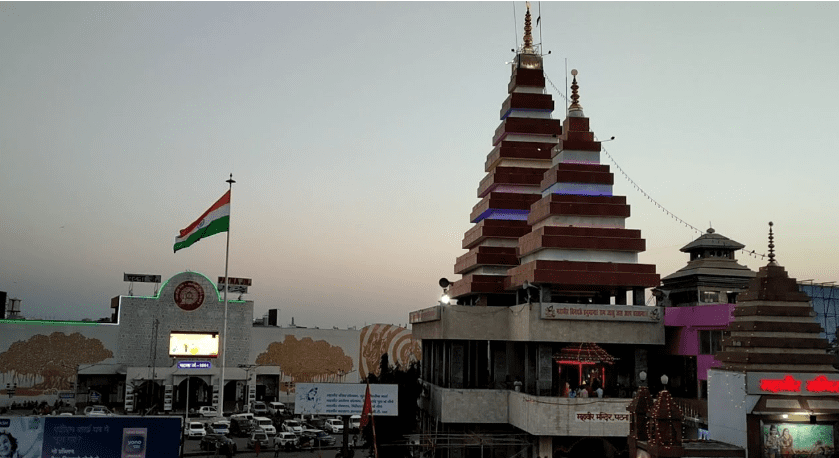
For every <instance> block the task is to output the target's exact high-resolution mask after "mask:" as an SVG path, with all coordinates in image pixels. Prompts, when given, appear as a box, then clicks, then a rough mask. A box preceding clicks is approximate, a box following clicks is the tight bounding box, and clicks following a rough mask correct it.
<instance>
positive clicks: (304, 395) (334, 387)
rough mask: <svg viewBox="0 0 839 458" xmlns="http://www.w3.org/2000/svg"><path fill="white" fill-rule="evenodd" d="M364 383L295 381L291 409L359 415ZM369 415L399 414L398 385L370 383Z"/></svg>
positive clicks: (301, 412)
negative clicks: (292, 406) (371, 407)
mask: <svg viewBox="0 0 839 458" xmlns="http://www.w3.org/2000/svg"><path fill="white" fill-rule="evenodd" d="M366 390H367V385H365V384H362V383H298V384H297V386H296V388H295V396H294V413H296V414H304V415H305V414H317V415H329V416H333V415H361V410H362V409H363V408H364V393H365V392H366ZM370 401H371V405H372V406H373V415H376V416H379V415H385V416H397V415H399V386H398V385H370Z"/></svg>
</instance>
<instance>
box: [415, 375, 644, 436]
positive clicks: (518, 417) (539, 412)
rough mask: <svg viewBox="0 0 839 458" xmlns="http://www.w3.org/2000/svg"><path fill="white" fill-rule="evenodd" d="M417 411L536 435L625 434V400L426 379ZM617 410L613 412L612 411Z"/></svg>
mask: <svg viewBox="0 0 839 458" xmlns="http://www.w3.org/2000/svg"><path fill="white" fill-rule="evenodd" d="M425 392H426V393H427V395H424V396H423V397H422V398H421V399H420V403H421V406H422V408H423V410H425V411H428V412H435V413H436V414H437V415H438V421H440V422H442V423H467V424H468V423H476V424H510V425H513V426H515V427H517V428H519V429H521V430H523V431H526V432H528V433H529V434H533V435H537V436H588V437H626V435H628V434H629V416H628V412H627V411H626V408H627V406H629V403H630V402H631V399H610V398H604V399H598V398H558V397H550V396H531V395H528V394H524V393H520V392H516V391H510V390H478V389H471V390H458V389H447V388H440V387H437V386H435V385H430V384H426V386H425ZM616 414H617V417H616V416H615V415H616Z"/></svg>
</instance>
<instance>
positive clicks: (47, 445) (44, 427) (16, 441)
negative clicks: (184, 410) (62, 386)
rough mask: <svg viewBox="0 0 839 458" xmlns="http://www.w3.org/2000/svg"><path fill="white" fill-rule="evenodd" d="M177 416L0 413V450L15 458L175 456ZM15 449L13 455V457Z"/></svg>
mask: <svg viewBox="0 0 839 458" xmlns="http://www.w3.org/2000/svg"><path fill="white" fill-rule="evenodd" d="M181 421H182V419H181V418H180V417H124V416H112V417H82V416H55V417H0V449H2V448H3V447H4V446H6V447H10V448H12V447H13V448H15V450H14V451H13V452H12V456H16V457H20V458H82V457H89V458H105V457H108V458H110V457H120V458H146V457H149V458H157V457H161V458H177V457H178V456H180V447H181V429H182V427H181ZM14 453H17V454H16V455H15V454H14Z"/></svg>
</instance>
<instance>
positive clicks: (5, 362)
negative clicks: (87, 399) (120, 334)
mask: <svg viewBox="0 0 839 458" xmlns="http://www.w3.org/2000/svg"><path fill="white" fill-rule="evenodd" d="M113 357H114V353H113V352H112V351H111V350H108V349H107V348H105V346H104V345H103V344H102V341H101V340H99V339H95V338H87V337H85V336H83V335H81V334H80V333H78V332H75V333H73V334H69V335H68V334H64V333H63V332H53V333H52V334H50V335H44V334H39V335H35V336H32V337H30V338H29V339H27V340H19V341H17V342H15V343H13V344H12V345H10V346H9V349H8V350H6V351H4V352H3V353H0V374H2V385H3V386H5V385H6V383H12V384H17V390H16V395H18V396H38V395H44V394H56V393H57V392H58V391H59V390H70V389H72V388H73V383H74V381H75V379H76V367H77V366H79V365H81V366H82V367H84V365H91V364H96V363H99V362H101V361H104V360H106V359H108V358H113Z"/></svg>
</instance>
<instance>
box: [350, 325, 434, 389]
mask: <svg viewBox="0 0 839 458" xmlns="http://www.w3.org/2000/svg"><path fill="white" fill-rule="evenodd" d="M360 339H361V342H360V345H359V356H358V366H359V376H360V377H361V378H362V379H363V378H366V377H367V375H368V374H371V373H372V374H376V375H379V362H380V361H381V359H382V355H383V354H385V353H387V354H388V360H389V361H390V363H391V364H392V365H396V364H398V365H399V366H402V367H405V366H408V365H409V364H411V363H412V362H414V361H420V360H421V359H422V343H421V342H420V341H419V340H414V336H413V334H411V331H410V330H408V329H405V328H403V327H401V326H396V325H393V324H371V325H370V326H366V327H365V328H364V329H362V330H361V337H360Z"/></svg>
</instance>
